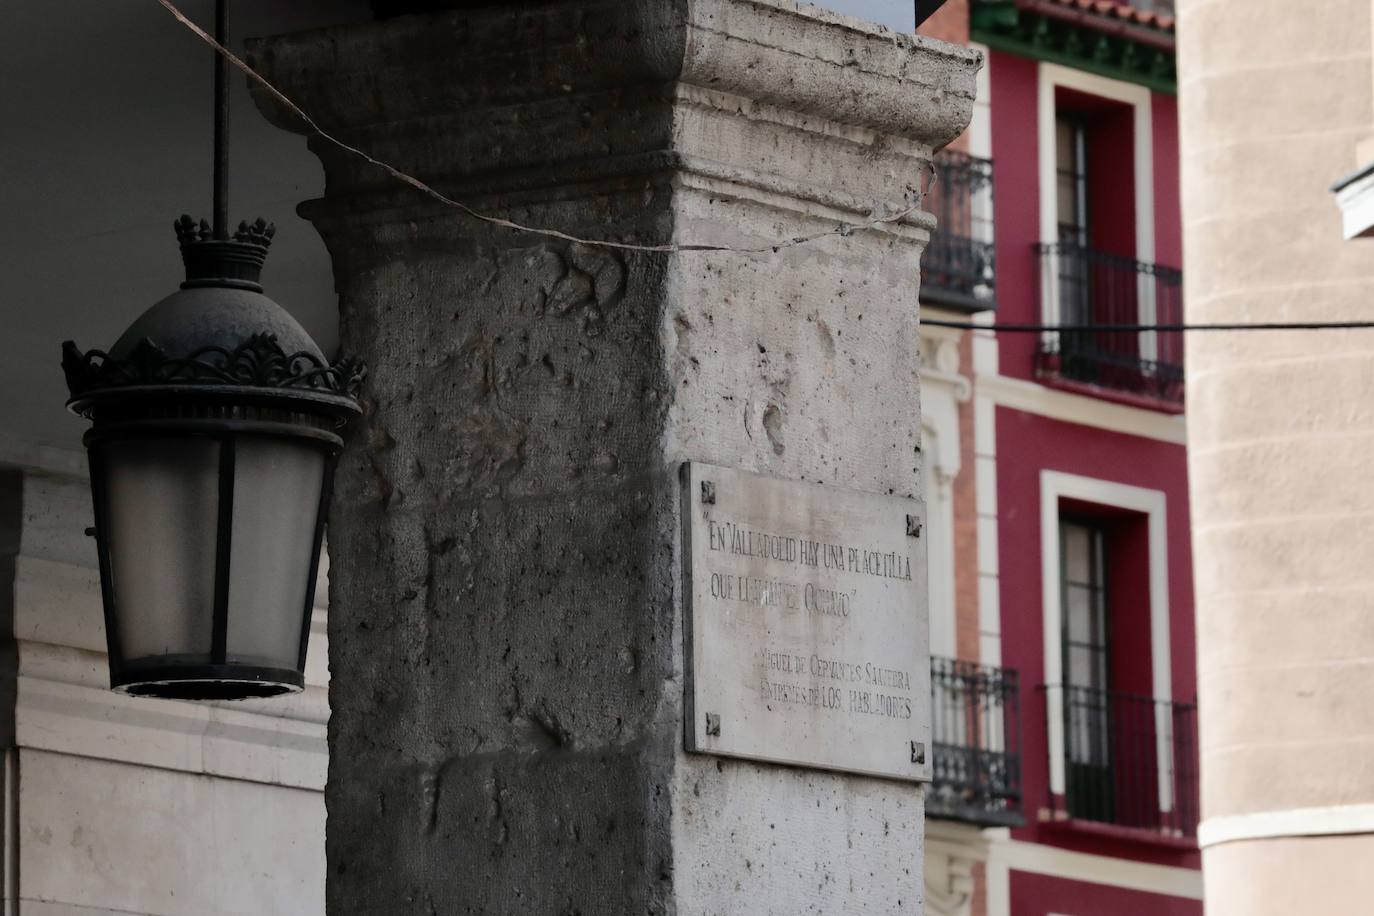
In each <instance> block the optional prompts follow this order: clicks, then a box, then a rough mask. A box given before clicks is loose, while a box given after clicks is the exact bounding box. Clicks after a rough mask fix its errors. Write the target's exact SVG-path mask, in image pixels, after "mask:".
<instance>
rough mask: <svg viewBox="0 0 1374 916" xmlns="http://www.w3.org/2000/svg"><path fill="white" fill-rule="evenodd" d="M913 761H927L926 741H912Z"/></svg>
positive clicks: (920, 762)
mask: <svg viewBox="0 0 1374 916" xmlns="http://www.w3.org/2000/svg"><path fill="white" fill-rule="evenodd" d="M911 762H912V763H917V764H922V765H924V764H925V762H926V745H925V742H924V741H913V742H911Z"/></svg>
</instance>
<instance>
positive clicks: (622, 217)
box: [254, 0, 978, 916]
mask: <svg viewBox="0 0 1374 916" xmlns="http://www.w3.org/2000/svg"><path fill="white" fill-rule="evenodd" d="M254 59H255V62H256V64H257V66H259V67H260V68H261V69H262V70H263V71H264V72H265V73H266V74H267V76H268V77H269V78H270V79H272V80H273V81H274V82H275V83H276V84H277V85H278V86H279V87H280V88H282V89H283V90H284V91H285V92H286V93H287V94H288V95H290V96H291V97H293V98H294V99H295V100H296V101H298V102H299V103H300V105H301V106H302V107H303V108H304V109H305V110H306V111H308V112H310V113H311V114H312V115H313V116H315V117H316V118H317V119H318V120H319V122H320V123H321V124H322V125H323V126H325V127H326V128H327V129H329V130H331V131H334V132H337V134H338V135H339V136H340V137H341V138H343V139H345V140H346V141H348V142H349V143H352V144H354V145H356V146H358V147H360V148H363V149H365V150H367V151H368V152H369V153H371V154H372V155H374V156H376V157H377V158H379V159H382V160H385V161H387V162H389V163H392V164H393V165H395V166H397V167H399V168H401V169H403V170H405V171H407V172H410V173H412V174H414V175H416V176H419V177H421V178H423V179H424V180H426V181H428V182H430V183H432V184H433V185H435V186H436V187H438V188H439V189H441V190H442V191H444V192H445V193H447V194H449V195H451V196H453V197H455V198H458V199H461V200H463V201H464V202H466V203H468V204H470V205H471V206H473V207H475V208H476V209H478V210H480V211H482V212H484V213H491V214H497V215H500V216H503V217H506V218H509V219H512V220H515V221H517V222H519V223H522V224H525V225H530V226H541V227H556V228H557V229H559V230H561V231H564V232H566V233H569V234H572V235H576V236H580V237H584V238H594V239H610V240H616V241H622V242H630V243H636V244H641V245H661V244H666V243H682V244H689V245H690V244H706V245H728V246H736V247H741V248H755V249H757V248H760V247H763V248H764V249H765V250H764V251H762V252H761V253H759V252H750V253H734V252H728V253H721V252H702V251H679V252H661V253H650V252H642V251H623V250H615V249H607V248H599V247H594V246H588V245H581V244H574V243H568V242H565V241H563V240H560V239H557V238H550V237H544V236H540V235H536V234H530V233H524V232H516V231H511V230H509V229H504V228H500V227H496V226H492V225H489V224H485V223H482V222H479V221H477V220H474V219H472V218H470V217H469V216H466V215H464V214H463V213H461V212H457V211H455V210H453V209H450V208H445V207H443V206H440V205H438V204H436V203H434V202H433V201H431V200H428V199H426V198H424V197H423V196H421V195H419V194H417V193H416V192H414V191H413V190H411V189H409V188H406V187H404V186H401V185H399V184H398V183H397V182H396V181H394V180H393V179H391V178H388V177H387V176H386V175H385V174H383V173H382V172H381V171H380V170H378V169H376V168H375V167H371V166H368V165H366V164H364V163H360V162H359V161H358V160H357V159H356V158H355V157H353V156H351V155H349V154H346V153H343V152H341V151H339V150H338V149H337V148H334V147H332V146H331V145H329V144H328V143H326V142H323V141H322V140H320V139H319V138H315V139H312V140H311V146H312V148H313V149H314V150H315V151H316V152H317V153H318V154H319V155H320V157H321V159H322V160H323V161H324V164H325V167H326V170H327V175H328V188H327V192H326V194H325V197H324V199H323V200H320V201H315V202H311V203H309V204H306V205H305V206H304V212H305V213H306V214H307V215H308V216H309V218H310V219H312V220H313V221H314V222H315V224H316V226H317V227H318V228H319V230H320V232H321V233H322V234H323V236H324V238H325V239H326V241H327V243H328V246H329V249H330V252H331V254H332V256H333V261H334V268H335V272H336V280H337V285H338V290H339V294H340V303H341V311H342V339H343V347H344V348H345V349H347V350H348V351H349V352H352V353H356V354H358V355H359V356H361V357H362V358H364V359H365V360H366V361H367V362H368V364H369V365H370V366H371V367H372V371H373V374H372V379H371V382H370V389H369V392H368V398H369V403H368V409H367V417H366V420H365V428H364V429H363V430H362V431H361V432H360V434H359V436H358V437H357V444H356V445H355V446H354V447H353V449H352V451H351V452H349V454H348V455H347V456H346V458H345V460H344V463H343V466H342V468H341V469H340V473H339V484H338V494H337V497H336V501H335V511H334V514H333V516H332V517H331V527H330V534H329V539H330V552H331V559H332V582H331V591H330V624H329V626H330V653H331V655H330V668H331V672H332V675H333V681H332V685H331V702H332V719H331V723H330V736H329V739H330V773H329V787H328V792H327V802H328V809H329V824H328V857H329V887H328V900H329V911H330V913H331V914H335V916H342V914H350V913H380V912H386V913H396V912H406V913H420V914H431V913H439V914H445V916H448V914H458V913H540V914H543V913H569V914H571V913H584V914H593V913H595V914H617V916H619V914H632V913H673V912H676V913H680V914H703V916H704V914H726V913H750V914H762V913H787V914H789V916H791V914H798V913H809V912H817V913H819V912H830V913H835V912H858V911H860V910H862V911H863V912H865V913H912V912H919V911H920V903H921V895H922V883H921V847H922V817H923V811H922V798H921V792H920V789H919V788H918V787H916V786H914V785H911V784H904V783H899V782H891V781H883V780H878V779H870V778H860V777H854V776H844V775H837V774H834V773H826V772H820V771H812V770H801V769H791V768H786V767H779V766H765V765H758V764H753V763H746V762H740V761H734V760H725V759H719V758H714V757H703V756H694V755H688V754H686V753H684V751H683V723H682V708H683V674H684V672H683V670H682V664H683V663H682V646H681V643H682V622H681V612H680V595H679V580H678V576H679V571H678V564H677V560H676V558H677V556H678V552H679V549H680V548H679V545H678V540H679V537H680V536H679V533H678V532H679V521H678V515H677V513H678V498H679V497H678V477H677V467H678V464H679V463H680V462H681V461H683V460H685V459H692V460H701V461H707V462H711V463H714V464H718V465H727V466H734V467H740V468H745V469H750V470H756V471H761V472H765V473H768V474H772V475H776V476H779V477H785V478H790V479H805V480H811V481H823V482H825V483H830V484H835V485H839V486H843V487H850V488H856V489H861V490H868V491H872V492H878V493H896V494H908V495H917V491H918V487H919V485H918V481H919V479H920V477H919V473H918V471H919V464H920V460H921V458H920V454H919V430H920V419H919V409H920V408H919V399H918V385H917V369H918V353H917V347H918V337H917V303H916V290H917V282H918V256H919V254H920V251H921V248H922V246H923V244H924V243H925V241H926V239H927V233H928V230H929V228H930V225H931V220H930V218H929V217H928V216H927V215H925V214H923V213H913V214H911V215H910V216H908V217H905V218H903V219H902V220H901V221H900V222H897V223H893V224H884V225H882V226H879V227H876V228H873V229H871V230H868V229H866V230H859V231H855V232H852V233H846V234H843V235H840V234H836V235H834V236H831V237H829V238H826V239H825V240H823V241H820V242H817V243H813V244H809V245H804V246H798V247H788V248H782V249H780V250H778V251H776V252H774V251H771V250H767V247H768V245H769V244H770V243H771V242H773V241H776V240H779V239H787V238H791V237H794V236H799V235H803V234H809V233H817V232H824V231H826V230H827V229H830V228H833V227H835V226H836V225H837V224H838V223H841V222H863V221H864V220H866V219H867V218H868V215H869V214H870V212H871V211H873V209H874V208H875V207H883V206H887V207H888V208H889V209H888V210H887V211H884V212H893V211H895V210H900V209H901V208H902V207H903V206H904V204H903V200H904V197H905V195H907V194H908V193H909V189H910V188H913V187H916V186H917V185H918V184H919V183H920V182H921V181H922V179H923V177H924V175H925V173H926V167H927V164H928V161H929V159H930V155H931V150H932V147H935V146H938V145H940V144H942V143H944V142H946V141H947V140H948V139H949V138H951V137H953V136H954V135H955V134H957V133H958V132H959V131H960V130H961V129H962V128H963V126H964V124H965V123H966V121H967V119H968V117H969V115H970V111H971V105H972V96H973V77H974V71H975V69H976V67H977V65H978V61H977V56H976V55H975V54H974V53H973V52H971V51H968V50H966V49H960V48H955V47H951V46H946V45H942V44H938V43H934V42H929V41H925V40H918V39H913V38H910V37H906V36H898V35H894V34H893V33H890V32H886V31H883V30H880V29H878V28H876V27H869V26H866V25H863V24H860V23H857V22H853V21H849V20H844V19H840V18H837V17H833V16H829V15H825V14H821V13H819V12H816V11H814V10H812V9H810V8H808V7H802V6H800V5H797V4H794V3H791V2H788V0H693V2H685V0H677V2H672V0H641V2H621V0H570V2H564V3H560V4H541V5H529V6H526V5H511V6H508V5H493V6H492V7H490V8H486V9H479V10H469V11H465V12H454V13H444V14H436V15H431V16H426V17H405V18H400V19H395V20H390V21H387V22H385V23H380V24H375V25H366V26H360V27H353V28H345V29H339V30H332V31H326V32H319V33H312V34H305V35H296V36H284V37H279V38H274V39H271V40H270V41H266V42H262V43H260V44H257V45H256V46H255V53H254ZM264 104H265V107H268V108H269V109H270V108H271V107H270V106H268V105H266V103H264ZM271 113H272V116H273V117H277V118H279V119H280V120H281V121H282V122H283V123H286V124H287V126H290V124H289V119H286V118H284V117H282V116H281V114H280V112H279V111H276V110H275V109H271Z"/></svg>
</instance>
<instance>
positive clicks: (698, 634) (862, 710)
mask: <svg viewBox="0 0 1374 916" xmlns="http://www.w3.org/2000/svg"><path fill="white" fill-rule="evenodd" d="M682 486H683V494H682V512H683V550H684V557H683V594H684V600H685V602H686V608H685V613H684V620H685V621H686V634H685V635H686V665H685V668H686V672H687V683H686V704H687V709H686V713H687V714H686V720H687V726H686V731H687V734H686V740H687V748H688V750H691V751H698V752H702V753H711V754H723V755H727V756H732V757H747V758H750V759H753V760H765V761H772V762H776V763H787V764H793V765H796V766H807V767H818V768H823V769H830V770H843V771H847V772H854V773H867V774H872V775H876V776H886V777H892V778H896V779H907V780H915V781H927V780H929V779H930V658H929V633H928V622H927V604H926V550H925V540H924V534H925V532H924V527H925V508H924V506H923V505H922V504H921V503H919V502H917V501H916V500H911V499H904V498H901V497H894V496H880V495H877V494H872V493H860V492H857V491H854V490H845V489H841V488H838V487H832V486H825V485H820V484H812V483H802V482H797V481H787V480H778V479H775V478H771V477H764V476H762V475H759V474H751V473H748V472H746V471H738V470H732V469H729V468H719V467H713V466H711V465H706V464H697V463H689V464H686V465H684V466H683V471H682Z"/></svg>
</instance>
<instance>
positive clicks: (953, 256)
mask: <svg viewBox="0 0 1374 916" xmlns="http://www.w3.org/2000/svg"><path fill="white" fill-rule="evenodd" d="M925 207H926V209H927V210H929V211H930V212H931V213H933V214H935V218H936V220H937V223H936V226H935V231H934V232H932V233H931V236H930V244H929V245H927V246H926V250H925V254H923V255H922V256H921V301H922V302H923V303H928V304H930V305H937V306H942V307H944V308H951V309H955V310H957V311H961V312H981V311H984V310H986V309H992V308H996V307H997V303H996V301H995V299H994V293H995V286H996V273H995V271H994V267H993V245H992V160H990V159H979V158H978V157H976V156H970V155H968V154H966V153H959V152H955V151H953V150H942V151H940V152H939V153H936V154H935V180H934V182H933V183H932V185H931V188H930V191H929V193H928V194H927V195H926V200H925Z"/></svg>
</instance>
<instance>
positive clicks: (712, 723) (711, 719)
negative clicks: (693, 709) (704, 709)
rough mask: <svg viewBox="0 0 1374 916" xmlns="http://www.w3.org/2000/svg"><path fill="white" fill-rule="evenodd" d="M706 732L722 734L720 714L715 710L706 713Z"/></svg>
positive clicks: (716, 734)
mask: <svg viewBox="0 0 1374 916" xmlns="http://www.w3.org/2000/svg"><path fill="white" fill-rule="evenodd" d="M706 734H708V735H715V736H717V737H719V736H720V716H718V715H716V714H715V713H713V712H708V713H707V714H706Z"/></svg>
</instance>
